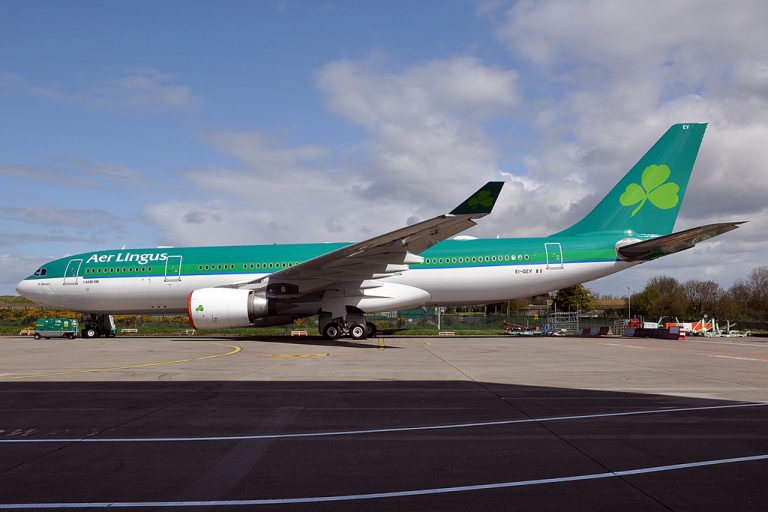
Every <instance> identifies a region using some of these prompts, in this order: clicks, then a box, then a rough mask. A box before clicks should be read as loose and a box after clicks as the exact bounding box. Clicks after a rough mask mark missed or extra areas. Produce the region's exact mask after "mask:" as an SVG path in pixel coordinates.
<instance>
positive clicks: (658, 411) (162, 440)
mask: <svg viewBox="0 0 768 512" xmlns="http://www.w3.org/2000/svg"><path fill="white" fill-rule="evenodd" d="M766 405H768V404H762V403H746V404H729V405H710V406H703V407H677V408H673V409H669V408H667V409H646V410H642V411H628V412H607V413H600V414H581V415H577V416H550V417H546V418H525V419H519V420H500V421H483V422H474V423H458V424H450V425H422V426H416V427H391V428H377V429H367V430H342V431H338V432H301V433H296V434H262V435H242V436H208V437H104V438H99V437H82V438H40V439H33V438H24V439H0V443H8V444H10V443H175V442H193V441H249V440H250V441H256V440H262V439H289V438H294V437H330V436H352V435H361V434H384V433H390V432H414V431H418V430H448V429H460V428H475V427H493V426H498V425H515V424H521V423H544V422H547V421H573V420H587V419H594V418H613V417H618V416H639V415H643V414H666V413H670V412H690V411H712V410H717V409H739V408H744V407H765V406H766Z"/></svg>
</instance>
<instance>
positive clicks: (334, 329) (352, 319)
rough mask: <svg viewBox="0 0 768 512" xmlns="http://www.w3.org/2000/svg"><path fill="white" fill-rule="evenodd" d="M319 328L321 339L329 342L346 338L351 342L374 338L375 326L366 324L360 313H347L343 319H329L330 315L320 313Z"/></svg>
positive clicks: (363, 316)
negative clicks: (350, 339) (351, 340)
mask: <svg viewBox="0 0 768 512" xmlns="http://www.w3.org/2000/svg"><path fill="white" fill-rule="evenodd" d="M319 327H320V333H321V334H322V335H323V337H324V338H326V339H329V340H337V339H339V338H343V337H347V336H348V337H350V338H352V339H353V340H364V339H366V338H372V337H374V336H376V324H374V323H373V322H367V321H366V320H365V315H364V314H361V313H347V316H346V317H343V318H331V315H330V314H328V313H321V314H320V325H319Z"/></svg>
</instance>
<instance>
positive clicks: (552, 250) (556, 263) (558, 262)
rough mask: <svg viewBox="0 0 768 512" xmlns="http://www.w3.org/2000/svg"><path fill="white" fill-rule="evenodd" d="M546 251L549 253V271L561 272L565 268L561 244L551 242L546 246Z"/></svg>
mask: <svg viewBox="0 0 768 512" xmlns="http://www.w3.org/2000/svg"><path fill="white" fill-rule="evenodd" d="M544 250H545V251H546V252H547V269H548V270H559V269H561V268H563V248H562V247H561V246H560V242H551V243H546V244H544Z"/></svg>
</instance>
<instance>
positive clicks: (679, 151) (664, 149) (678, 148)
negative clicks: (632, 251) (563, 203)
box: [553, 123, 707, 236]
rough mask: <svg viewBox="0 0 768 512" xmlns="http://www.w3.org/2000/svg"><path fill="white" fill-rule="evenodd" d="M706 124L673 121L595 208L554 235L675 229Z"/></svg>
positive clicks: (646, 231)
mask: <svg viewBox="0 0 768 512" xmlns="http://www.w3.org/2000/svg"><path fill="white" fill-rule="evenodd" d="M706 128H707V124H706V123H685V124H675V125H672V126H671V127H670V128H669V130H667V132H666V133H665V134H664V135H662V136H661V138H660V139H659V140H658V141H657V142H656V144H654V145H653V147H652V148H651V149H650V150H649V151H648V152H647V153H646V154H645V156H643V158H641V159H640V161H639V162H637V163H636V164H635V166H634V167H632V169H631V170H630V171H629V172H628V173H627V175H626V176H624V178H623V179H622V180H621V181H619V183H618V184H617V185H616V186H615V187H614V188H613V190H611V191H610V193H609V194H608V195H607V196H605V197H604V198H603V200H602V201H600V203H599V204H598V205H597V206H596V207H595V209H594V210H592V211H591V212H590V213H589V214H588V215H587V216H586V217H584V218H583V219H581V220H580V221H579V222H577V223H576V224H574V225H573V226H571V227H569V228H567V229H565V230H563V231H560V232H559V233H556V234H555V235H557V236H562V235H580V234H582V233H591V232H595V231H623V232H631V233H654V234H659V235H662V234H667V233H671V232H672V229H673V228H674V226H675V220H676V219H677V213H678V211H679V210H680V205H681V204H682V202H683V196H684V195H685V190H686V188H687V187H688V179H689V178H690V177H691V171H692V170H693V164H694V162H695V161H696V155H697V153H698V152H699V146H700V145H701V139H702V137H704V130H706ZM553 236H554V235H553Z"/></svg>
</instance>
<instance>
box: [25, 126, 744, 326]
mask: <svg viewBox="0 0 768 512" xmlns="http://www.w3.org/2000/svg"><path fill="white" fill-rule="evenodd" d="M706 126H707V125H706V123H681V124H675V125H673V126H671V127H670V128H669V129H668V130H667V131H666V132H665V133H664V135H662V137H661V138H660V139H659V140H658V141H657V142H656V143H655V144H654V145H653V146H652V147H651V149H650V150H649V151H648V152H647V153H646V154H645V155H644V156H643V157H642V158H641V159H640V160H639V161H638V162H637V164H635V165H634V166H633V167H632V168H631V169H630V170H629V172H628V173H627V174H626V175H625V176H624V177H623V178H622V179H621V180H620V181H619V182H618V183H617V184H616V185H615V186H614V188H613V189H612V190H611V191H610V192H609V193H608V194H607V195H606V196H605V197H604V198H603V199H602V200H601V201H600V202H599V203H598V204H597V206H595V208H594V209H593V210H592V211H591V212H590V213H589V214H587V215H586V216H585V217H584V218H583V219H581V220H580V221H578V222H576V223H575V224H573V225H572V226H570V227H568V228H566V229H563V230H562V231H559V232H557V233H554V234H552V235H549V236H546V237H540V238H495V239H476V238H474V237H467V236H457V235H458V234H459V233H461V232H463V231H464V230H466V229H467V228H469V227H471V226H474V225H476V223H475V220H476V219H479V218H481V217H484V216H486V215H488V214H489V213H491V210H492V209H493V206H494V205H495V203H496V200H497V198H498V197H499V194H500V192H501V189H502V186H503V184H504V183H503V182H499V181H491V182H488V183H486V184H485V185H484V186H483V187H481V188H480V189H479V190H478V191H477V192H475V193H474V194H472V195H471V196H470V197H469V198H467V199H466V200H465V201H464V202H462V203H461V204H460V205H459V206H457V207H456V208H454V209H453V210H452V211H451V212H450V213H448V214H444V215H439V216H437V217H434V218H432V219H429V220H425V221H422V222H419V223H416V224H413V225H411V226H407V227H403V228H400V229H396V230H394V231H391V232H389V233H386V234H383V235H380V236H376V237H373V238H371V239H369V240H365V241H363V242H357V243H314V244H283V245H278V244H274V245H249V246H231V247H189V248H169V247H167V248H145V249H130V250H127V249H124V248H123V249H120V250H105V251H94V252H87V253H83V254H77V255H74V256H68V257H65V258H61V259H57V260H54V261H51V262H49V263H46V264H44V265H43V266H41V267H40V268H38V269H37V270H36V271H35V272H34V274H32V275H31V276H29V277H27V278H26V279H24V280H23V281H21V282H20V283H19V284H18V286H17V287H16V290H17V291H18V293H19V294H20V295H23V296H24V297H27V298H29V299H31V300H33V301H35V302H39V303H42V304H46V305H49V306H52V307H56V308H60V309H65V310H70V311H79V312H83V313H85V315H84V316H87V318H88V319H89V320H90V323H87V324H86V325H87V327H86V328H85V329H84V330H83V333H82V334H83V337H93V336H99V335H100V334H106V335H109V334H108V330H105V329H103V328H102V327H99V326H104V325H107V324H108V323H109V321H111V320H110V319H111V317H110V316H109V315H113V314H180V313H186V314H187V315H188V317H189V321H190V323H191V324H192V327H194V328H196V329H214V328H227V327H245V326H254V327H257V326H270V325H284V324H287V323H290V322H291V321H293V320H294V319H297V318H302V317H308V316H312V315H319V330H320V333H321V334H322V335H323V336H324V337H325V338H328V339H337V338H340V337H343V336H348V337H351V338H353V339H365V338H366V337H370V336H374V335H375V334H376V326H375V324H373V323H372V322H369V321H367V320H366V314H369V313H376V312H383V311H393V310H397V309H402V308H413V307H422V306H451V305H467V304H483V303H494V302H502V301H507V300H512V299H516V298H522V297H530V296H534V295H538V294H543V293H546V292H550V291H554V290H559V289H562V288H566V287H568V286H572V285H574V284H578V283H583V282H586V281H591V280H594V279H597V278H600V277H604V276H607V275H609V274H613V273H615V272H618V271H621V270H624V269H627V268H630V267H634V266H635V265H639V264H641V263H643V262H645V261H650V260H654V259H656V258H659V257H662V256H665V255H668V254H673V253H676V252H679V251H683V250H686V249H690V248H691V247H693V246H694V245H695V244H697V243H698V242H701V241H704V240H707V239H709V238H712V237H714V236H718V235H721V234H723V233H726V232H728V231H731V230H733V229H736V228H737V227H738V226H739V225H740V224H742V223H743V222H726V223H718V224H709V225H705V226H700V227H697V228H693V229H687V230H685V231H680V232H677V233H672V230H673V227H674V224H675V220H676V218H677V214H678V212H679V210H680V206H681V203H682V200H683V196H684V195H685V191H686V189H687V186H688V180H689V178H690V175H691V171H692V170H693V165H694V162H695V160H696V156H697V154H698V151H699V146H700V145H701V141H702V138H703V136H704V131H705V130H706ZM113 332H114V331H113Z"/></svg>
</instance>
